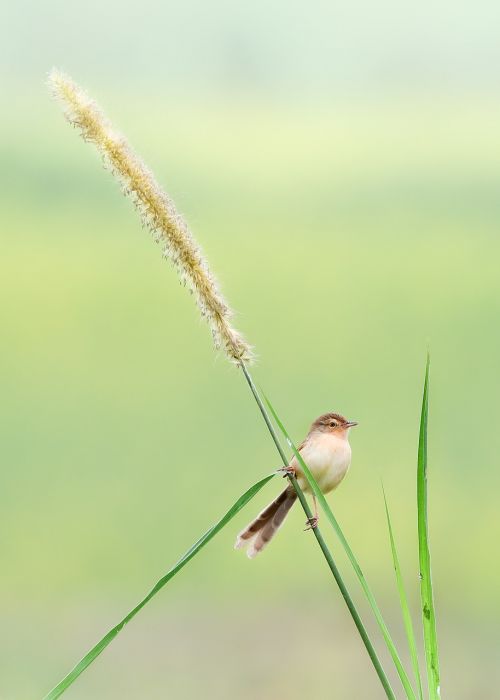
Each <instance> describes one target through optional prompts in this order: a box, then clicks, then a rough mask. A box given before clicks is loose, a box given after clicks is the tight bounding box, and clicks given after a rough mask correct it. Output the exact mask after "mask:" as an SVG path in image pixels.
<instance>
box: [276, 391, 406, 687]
mask: <svg viewBox="0 0 500 700" xmlns="http://www.w3.org/2000/svg"><path fill="white" fill-rule="evenodd" d="M264 398H265V399H266V403H267V405H268V406H269V410H270V411H271V413H272V415H273V417H274V420H275V421H276V423H277V425H278V427H279V429H280V430H281V432H282V433H283V435H284V436H285V439H286V441H287V442H288V444H289V445H290V447H291V448H292V450H293V452H294V454H295V456H296V458H297V459H298V461H299V463H300V466H301V467H302V470H303V472H304V475H305V477H306V479H307V481H308V483H309V486H310V487H311V490H312V492H313V493H314V495H315V496H316V498H317V499H318V501H319V503H320V505H321V507H322V509H323V511H324V512H325V514H326V517H327V518H328V520H329V522H330V524H331V526H332V527H333V529H334V531H335V533H336V535H337V537H338V538H339V540H340V542H341V544H342V546H343V548H344V550H345V552H346V554H347V557H348V559H349V561H350V562H351V564H352V567H353V569H354V571H355V573H356V576H357V577H358V580H359V582H360V584H361V588H362V589H363V591H364V594H365V596H366V598H367V600H368V603H369V604H370V607H371V609H372V611H373V614H374V615H375V619H376V620H377V623H378V626H379V628H380V631H381V632H382V636H383V637H384V640H385V643H386V646H387V649H388V650H389V653H390V655H391V658H392V660H393V662H394V665H395V667H396V670H397V672H398V675H399V678H400V680H401V683H402V685H403V688H404V690H405V693H406V696H407V698H409V700H416V696H415V693H414V691H413V688H412V686H411V683H410V679H409V678H408V674H407V673H406V671H405V669H404V666H403V664H402V662H401V659H400V657H399V654H398V650H397V649H396V645H395V644H394V642H393V640H392V637H391V635H390V632H389V629H388V628H387V625H386V624H385V621H384V618H383V617H382V613H381V612H380V608H379V607H378V605H377V602H376V600H375V597H374V595H373V593H372V591H371V589H370V587H369V585H368V582H367V580H366V579H365V577H364V574H363V572H362V571H361V567H360V565H359V564H358V561H357V559H356V557H355V556H354V552H353V551H352V549H351V547H350V546H349V543H348V542H347V540H346V538H345V535H344V533H343V532H342V530H341V528H340V525H339V524H338V522H337V519H336V518H335V516H334V514H333V513H332V511H331V508H330V506H329V505H328V502H327V500H326V498H325V497H324V495H323V493H322V492H321V489H320V488H319V486H318V484H317V483H316V480H315V478H314V477H313V475H312V474H311V472H310V470H309V468H308V466H307V464H306V463H305V462H304V460H303V459H302V457H301V455H300V453H299V451H298V450H297V448H296V447H295V445H294V444H293V442H292V440H291V439H290V436H289V435H288V433H287V431H286V429H285V427H284V425H283V423H282V422H281V420H280V419H279V417H278V415H277V413H276V411H275V410H274V408H273V407H272V405H271V403H270V402H269V400H268V399H267V398H266V397H265V396H264Z"/></svg>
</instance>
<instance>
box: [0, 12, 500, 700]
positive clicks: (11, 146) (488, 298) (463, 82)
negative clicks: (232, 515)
mask: <svg viewBox="0 0 500 700" xmlns="http://www.w3.org/2000/svg"><path fill="white" fill-rule="evenodd" d="M499 14H500V13H499V10H498V7H495V6H494V5H493V4H491V5H490V4H487V3H484V2H479V3H474V4H472V3H471V4H470V5H464V6H462V7H460V8H456V7H455V5H454V4H452V3H450V2H444V3H443V2H442V3H438V4H437V5H433V6H432V7H431V5H430V4H429V5H426V4H424V5H422V4H420V5H419V6H418V7H417V6H412V7H410V6H409V5H400V4H396V3H392V2H388V1H387V0H385V2H384V3H383V4H377V5H376V6H375V5H369V4H368V3H353V4H352V5H350V6H347V5H340V4H338V3H323V2H320V1H319V0H313V2H310V3H307V5H306V3H303V4H299V3H296V4H289V3H285V2H279V1H277V0H272V1H271V2H267V3H263V2H257V3H252V4H251V6H250V5H241V4H236V5H235V4H234V3H229V2H214V3H201V2H199V1H198V2H195V0H190V1H189V2H184V3H178V2H176V3H172V2H166V3H159V2H151V1H149V0H148V1H146V2H145V3H142V4H141V5H138V4H136V5H135V4H132V3H118V2H114V1H113V2H105V3H104V4H102V3H97V2H90V3H87V4H86V5H85V6H82V5H81V4H77V3H73V2H65V3H63V2H56V1H54V0H49V2H47V3H43V4H41V3H39V4H37V3H35V2H34V0H26V1H25V2H21V3H17V4H16V5H14V4H13V3H11V4H10V6H9V7H8V8H7V7H5V8H4V10H3V21H2V23H1V26H2V29H1V34H2V36H1V37H0V38H1V47H2V48H1V52H2V61H1V62H0V63H1V66H0V74H1V78H2V124H3V129H2V139H1V157H0V174H1V178H2V181H1V192H2V208H1V214H0V216H1V234H0V235H1V256H0V289H1V295H2V300H3V302H2V304H1V308H0V324H1V330H2V343H1V346H0V391H1V397H2V401H1V403H0V435H1V454H2V466H1V472H0V532H1V533H2V535H1V540H0V541H1V544H0V552H1V554H0V559H1V575H0V592H1V595H0V629H1V630H2V633H1V635H0V698H1V700H11V699H15V700H17V699H24V698H39V697H41V696H42V695H43V693H44V692H46V691H47V690H48V689H49V688H50V687H51V686H52V685H54V684H55V683H56V681H58V680H59V679H60V677H61V676H62V675H63V674H64V673H65V672H67V671H68V670H69V668H70V667H71V666H72V665H73V664H74V663H75V662H76V661H77V659H78V658H80V656H82V655H83V653H84V652H85V651H87V649H88V648H89V647H90V646H92V645H93V644H94V643H95V642H96V641H97V639H98V638H99V637H100V636H101V635H102V634H103V633H104V632H105V631H107V629H108V628H109V627H111V626H112V625H113V624H115V623H116V622H117V621H118V619H120V618H121V617H122V616H123V614H124V613H125V612H127V611H128V610H129V609H130V608H131V607H132V606H133V604H135V602H137V601H138V600H139V599H140V598H141V597H142V596H143V594H144V593H145V592H146V591H147V590H148V589H149V587H150V586H151V585H152V584H153V583H154V582H155V581H156V580H157V579H158V578H159V577H160V576H161V575H162V573H163V572H164V571H166V570H167V569H168V568H169V566H170V565H171V564H172V563H173V562H174V561H175V560H176V559H177V558H178V557H179V555H180V554H182V553H183V552H184V551H185V550H186V549H187V548H188V547H189V546H190V545H191V544H192V542H193V541H195V540H196V539H197V538H198V537H199V536H200V534H201V533H202V532H204V531H205V529H206V528H207V527H208V526H209V525H210V524H211V523H212V522H214V521H215V520H216V519H217V518H218V517H219V516H220V515H221V514H222V513H223V512H224V511H225V510H226V508H227V507H228V506H229V504H230V503H232V502H233V501H234V499H235V498H236V497H237V496H238V495H239V494H240V493H241V492H243V491H244V490H245V488H247V487H248V486H249V485H250V484H251V483H253V482H254V481H256V480H257V479H258V478H259V477H261V476H262V475H263V474H265V473H268V472H269V471H270V470H271V469H273V468H274V467H276V466H278V460H277V456H276V454H275V452H274V449H273V445H272V443H271V441H270V439H269V436H268V435H267V433H266V431H265V429H264V426H263V424H262V422H261V420H260V418H259V416H258V414H257V410H256V407H255V405H254V404H253V403H252V400H251V396H250V394H249V392H248V390H247V388H246V386H245V384H244V381H243V379H242V377H241V376H240V375H239V373H238V371H237V370H236V369H234V368H232V367H231V366H229V365H228V364H227V362H226V361H225V359H224V358H223V357H222V356H220V357H215V355H214V352H213V350H212V346H211V341H210V336H209V332H208V330H207V328H206V327H205V325H204V324H203V323H202V322H201V321H200V319H199V316H198V314H197V311H196V309H195V308H194V306H193V303H192V300H191V299H190V298H189V296H188V295H187V294H186V293H185V290H184V289H182V288H181V287H180V286H179V283H178V281H177V279H176V277H175V274H174V273H173V271H172V269H170V267H169V265H168V264H167V263H165V262H164V261H162V259H161V255H160V251H159V250H158V249H155V246H154V245H153V243H152V242H151V241H150V240H148V235H147V234H146V233H145V232H144V231H142V230H141V228H140V225H139V223H138V219H137V216H136V215H135V212H133V210H132V207H131V205H130V203H129V202H127V201H126V200H124V199H123V198H122V197H121V195H120V193H119V191H118V188H117V186H116V183H115V182H113V180H112V178H111V177H110V176H109V174H108V173H105V172H104V171H103V170H102V168H101V167H100V163H99V160H98V157H97V156H96V154H95V153H94V152H93V151H92V148H91V147H88V146H86V145H84V144H83V143H82V142H81V140H80V139H79V138H78V137H77V135H76V134H75V133H72V131H71V130H70V129H69V127H68V126H67V125H66V124H65V123H64V121H63V118H62V116H61V113H60V110H59V107H58V106H57V105H55V104H54V103H52V102H51V101H50V99H49V96H48V94H47V90H46V87H45V84H44V80H45V74H46V72H47V71H48V70H49V69H50V68H51V67H52V65H57V66H58V67H60V68H63V69H65V70H67V71H68V72H69V73H70V74H71V75H72V76H73V78H74V79H75V80H76V81H78V82H80V83H81V84H82V85H84V86H85V87H87V88H88V89H89V91H90V92H91V94H92V95H93V96H94V97H95V98H96V99H97V100H98V101H99V102H100V103H101V104H102V106H103V107H104V108H105V109H106V111H107V113H108V115H109V116H110V118H111V119H112V120H113V121H114V123H115V125H116V126H118V127H119V128H120V129H121V130H122V131H123V132H124V133H125V134H127V136H128V137H129V139H130V140H131V142H132V144H133V145H134V146H135V148H136V149H137V150H138V151H139V153H141V154H142V155H143V157H144V159H145V160H146V162H147V163H148V164H149V165H150V166H151V167H152V168H153V170H154V171H155V173H156V174H157V176H158V178H159V180H160V181H161V182H162V183H163V184H164V186H165V188H166V189H167V191H168V192H169V193H170V194H171V195H172V196H173V198H174V200H175V201H176V203H177V205H178V208H179V209H180V210H181V211H182V212H183V213H184V214H185V216H186V218H187V220H188V222H189V224H190V225H191V227H192V229H193V231H194V232H195V235H196V236H197V238H198V239H199V241H200V243H201V244H202V246H203V248H204V250H205V252H206V254H207V256H208V258H209V261H210V262H211V264H212V266H213V268H214V269H215V271H216V272H217V273H218V275H219V277H220V280H221V283H222V287H223V289H224V292H225V293H226V295H227V296H228V298H229V300H230V301H231V303H232V304H233V306H234V307H235V308H236V309H237V311H238V316H237V325H238V327H240V328H241V329H242V330H243V331H244V332H245V334H246V335H247V337H248V339H249V340H250V342H251V343H252V344H254V345H255V347H256V351H257V354H258V356H259V362H258V365H257V366H256V368H255V371H254V375H255V378H256V380H257V381H258V382H259V383H260V384H262V386H263V387H264V388H265V390H266V392H267V393H268V395H269V396H270V397H271V399H272V400H273V402H274V404H275V406H276V408H277V409H278V411H279V412H280V414H281V416H282V418H283V419H284V420H285V423H286V425H287V427H288V428H289V430H290V431H291V433H292V435H293V436H294V438H295V439H296V440H297V441H298V440H300V439H301V438H302V436H303V435H304V433H305V431H306V430H307V428H308V425H309V423H310V421H311V420H312V419H313V418H314V417H315V416H316V415H318V414H319V413H322V412H324V411H328V410H338V411H341V412H343V413H345V414H346V415H348V416H349V417H352V418H355V419H357V420H359V422H360V427H359V428H357V429H356V430H355V431H354V432H353V434H352V439H351V443H352V446H353V454H354V458H353V464H352V469H351V472H350V474H349V477H348V479H347V480H346V482H345V483H344V484H343V485H342V487H341V488H340V489H339V491H338V492H336V493H335V494H333V495H332V496H331V497H330V502H331V503H332V504H333V507H334V511H335V513H336V514H337V516H338V519H339V521H340V523H341V524H342V526H343V528H344V530H345V533H346V534H347V536H348V537H349V539H350V541H351V543H352V546H353V549H354V551H355V552H356V554H357V555H358V557H359V559H360V561H361V563H362V566H363V569H364V572H365V574H366V575H367V577H368V579H369V581H370V583H371V584H372V586H373V588H374V590H375V592H376V594H377V597H378V598H379V600H380V603H381V605H382V606H383V609H384V611H385V612H386V614H387V617H388V619H389V621H390V623H391V629H392V630H393V631H394V635H395V637H396V638H397V639H398V640H401V641H402V642H403V634H402V629H401V623H400V618H399V613H398V604H397V594H396V590H395V586H394V580H393V572H392V567H391V561H390V553H389V548H388V540H387V532H386V525H385V516H384V512H383V502H382V498H381V488H380V479H381V477H382V478H383V480H384V484H385V487H386V490H387V493H388V497H389V502H390V505H391V508H392V511H393V519H394V526H395V529H396V535H397V541H398V544H399V549H400V555H401V559H402V562H403V566H404V571H405V573H406V581H407V584H408V588H409V592H410V595H411V600H412V605H413V608H414V610H415V613H416V614H417V613H418V576H417V572H418V567H417V557H416V548H417V541H416V512H415V465H416V446H417V431H418V416H419V404H420V400H421V389H422V381H423V371H424V362H425V352H426V349H427V347H428V346H429V347H430V348H431V352H432V370H431V372H432V376H431V407H430V408H431V418H430V467H429V468H430V518H431V528H432V531H431V544H432V555H433V572H434V580H435V587H436V598H437V606H438V635H439V641H440V645H441V661H442V689H443V697H444V698H454V699H455V700H466V699H469V698H471V699H472V698H478V697H481V698H488V699H490V698H491V699H492V698H497V697H498V694H499V690H498V687H499V682H500V671H499V664H498V658H499V640H498V625H499V623H500V598H499V594H498V593H499V590H500V565H499V563H498V557H497V553H498V542H499V539H500V522H499V514H498V512H499V507H498V504H499V496H498V494H499V488H500V476H499V470H498V454H499V452H500V431H499V430H498V425H499V422H500V405H499V402H498V389H499V380H498V377H499V374H498V357H499V353H500V327H499V322H498V321H499V312H500V279H499V274H498V268H499V254H500V239H499V235H498V229H499V223H500V198H499V193H500V158H499V154H500V128H499V123H500V121H499V117H500V91H499V90H498V77H499V66H500V49H499V44H498V42H497V40H496V28H497V27H498V20H499V19H500V18H499V17H498V15H499ZM281 486H282V484H281V483H278V482H277V481H276V482H271V484H270V485H269V486H268V487H266V489H265V491H264V492H263V493H262V494H260V495H259V497H258V498H257V499H256V500H255V501H254V502H253V503H252V504H251V505H250V506H249V507H248V509H247V510H246V511H245V512H243V513H241V514H240V515H239V516H238V518H237V520H235V521H234V523H233V524H231V525H230V526H229V527H228V528H227V529H226V530H224V531H223V533H222V534H221V535H220V536H219V537H218V538H217V539H216V540H214V541H213V542H212V543H211V545H210V546H209V548H207V549H206V550H204V552H203V553H202V554H201V555H200V556H199V557H198V558H196V559H195V560H194V561H193V562H192V563H191V564H190V565H189V567H187V568H186V569H185V570H184V571H183V572H182V573H181V574H180V575H179V576H178V577H177V578H176V579H175V580H174V581H172V583H171V584H169V586H168V588H166V589H165V590H164V591H163V592H162V593H161V595H159V596H158V597H157V598H156V599H155V600H154V601H153V602H152V603H151V604H150V605H149V606H148V607H147V608H146V609H145V610H144V611H143V613H141V615H140V616H139V617H138V618H136V619H135V620H134V621H133V622H132V623H131V624H130V625H129V626H128V627H127V628H126V629H125V630H124V632H123V633H122V634H121V635H120V637H119V638H118V639H117V640H116V641H115V642H114V643H113V644H112V645H111V647H109V648H108V649H107V650H106V651H105V653H104V654H103V655H102V656H101V657H100V659H99V660H98V661H97V662H96V663H95V664H94V665H93V666H92V667H91V668H90V669H89V670H88V671H87V672H86V673H85V674H84V675H83V676H82V677H81V678H80V679H79V680H78V681H77V682H76V683H75V685H74V686H73V687H72V688H71V690H70V691H68V698H70V697H71V698H75V700H76V699H78V698H80V699H83V698H96V699H97V698H103V699H107V698H110V699H114V698H136V697H141V698H151V699H155V698H165V697H173V696H175V697H178V698H186V699H190V698H200V697H203V698H235V697H237V698H242V699H244V700H246V699H250V698H252V699H254V698H259V699H261V698H262V699H265V700H276V699H280V698H290V699H292V700H295V699H296V698H303V697H304V696H305V695H306V694H310V695H312V696H314V697H316V698H318V700H322V699H323V698H325V699H326V698H337V699H344V698H349V699H351V698H353V699H358V698H359V699H361V698H379V697H382V693H381V690H380V689H379V685H378V681H377V679H376V677H375V674H374V672H373V670H372V668H371V666H370V664H369V661H368V657H367V656H366V653H365V651H364V649H363V647H362V645H361V643H360V641H359V639H358V637H357V634H356V632H355V629H354V626H353V624H352V622H351V620H350V618H349V616H348V614H347V612H346V610H345V606H344V605H343V603H342V601H341V599H340V595H339V593H338V591H337V589H336V588H335V586H334V585H333V583H332V580H331V578H330V577H329V575H328V571H327V569H326V566H325V565H324V562H323V560H322V559H321V557H320V555H319V552H318V550H317V548H316V547H315V546H313V543H312V538H311V535H310V534H305V533H303V532H302V528H303V520H304V517H303V514H302V513H301V512H299V511H298V509H295V510H296V512H293V513H292V515H291V516H290V519H289V521H288V522H287V523H286V527H284V528H283V531H282V532H281V533H280V535H279V537H278V538H277V539H276V541H275V542H273V544H272V546H271V547H270V548H269V550H267V551H266V553H265V554H264V555H263V556H262V557H259V558H258V559H257V560H256V561H253V562H249V561H248V560H247V559H246V557H245V556H244V555H243V554H242V553H236V552H234V551H233V550H232V546H233V541H234V537H235V534H236V533H237V532H238V530H239V529H240V528H241V527H242V526H243V525H244V524H245V523H246V521H247V520H249V519H250V518H251V517H252V516H253V515H254V514H255V513H256V512H257V510H258V509H259V508H260V507H261V506H262V505H263V504H264V503H265V502H266V501H268V500H270V499H271V498H272V497H273V496H274V494H275V493H276V492H277V490H278V489H279V488H280V487H281ZM325 534H327V535H328V538H329V541H330V542H331V544H332V547H333V551H334V552H335V553H336V554H337V555H338V560H339V565H340V566H341V568H342V571H343V572H344V573H345V577H346V579H347V581H348V582H349V583H352V585H353V590H354V591H355V593H354V597H355V599H356V600H357V601H359V603H360V606H361V607H362V609H363V610H366V608H365V606H364V602H363V600H362V598H361V596H360V594H359V592H358V589H357V584H356V583H355V582H354V581H353V578H352V575H351V572H350V569H349V566H348V565H347V564H346V562H345V560H344V557H343V555H342V553H341V552H340V551H339V545H338V543H337V542H336V541H335V539H334V538H333V537H331V536H330V533H329V532H328V531H327V528H325ZM366 619H367V624H368V626H369V628H370V629H373V625H372V623H371V619H370V616H369V614H368V613H367V614H366ZM379 646H380V651H381V655H382V657H383V658H384V659H385V658H386V657H385V655H384V650H383V648H382V646H381V645H379ZM405 658H406V657H405Z"/></svg>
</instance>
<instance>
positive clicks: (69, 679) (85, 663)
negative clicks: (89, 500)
mask: <svg viewBox="0 0 500 700" xmlns="http://www.w3.org/2000/svg"><path fill="white" fill-rule="evenodd" d="M273 476H275V474H270V475H269V476H266V477H264V478H263V479H261V480H260V481H258V482H257V483H256V484H254V485H253V486H251V487H250V488H249V489H248V490H247V491H245V493H244V494H243V495H242V496H240V497H239V498H238V500H237V501H236V502H235V503H234V504H233V505H232V506H231V508H230V509H229V510H228V511H227V513H226V514H225V515H223V516H222V518H221V519H220V520H219V521H218V522H217V523H216V524H215V525H213V526H212V527H211V528H210V529H209V530H207V532H206V533H205V534H204V535H203V536H202V537H200V539H199V540H198V541H197V542H195V544H193V546H192V547H190V548H189V549H188V551H187V552H186V553H185V554H184V555H183V556H182V557H181V558H180V559H179V561H178V562H177V563H176V564H175V565H174V566H173V567H172V568H171V569H170V570H169V571H168V572H167V573H166V574H165V575H164V576H162V578H161V579H160V580H159V581H158V582H157V583H156V584H155V586H153V588H152V589H151V590H150V592H149V593H148V594H147V596H146V597H145V598H143V599H142V600H141V602H140V603H139V604H138V605H136V606H135V608H134V609H133V610H131V611H130V612H129V613H128V615H125V617H124V618H123V620H121V621H120V622H119V623H118V624H117V625H116V626H115V627H113V629H111V630H110V631H109V632H108V633H107V634H106V635H104V637H103V638H102V639H101V640H100V641H99V642H97V644H96V645H95V646H94V647H92V649H91V650H90V651H89V652H88V653H87V654H85V656H84V657H83V659H81V660H80V661H79V662H78V663H77V664H76V666H75V667H74V668H73V669H72V670H71V671H70V672H69V673H68V675H67V676H65V677H64V678H63V679H62V681H61V682H60V683H58V684H57V685H56V687H55V688H53V689H52V690H51V691H50V692H49V693H48V694H47V695H46V696H45V698H44V700H55V698H58V697H59V696H61V695H62V694H63V693H64V691H65V690H67V689H68V688H69V686H70V685H71V684H72V683H74V681H75V680H76V679H77V678H78V676H79V675H81V674H82V673H83V672H84V671H85V669H86V668H88V667H89V666H90V664H91V663H92V662H93V661H94V660H95V659H96V658H97V657H98V656H99V654H100V653H101V652H102V651H104V649H105V648H106V647H107V646H108V644H110V643H111V642H112V641H113V639H114V638H115V637H116V636H117V634H118V633H119V632H121V630H122V629H123V627H125V625H126V624H127V622H130V620H131V619H132V618H133V617H135V616H136V615H137V613H138V612H139V611H140V610H142V608H143V607H144V606H145V605H146V604H147V603H149V601H150V600H151V598H153V597H154V596H155V595H156V594H157V593H158V592H159V591H160V590H161V589H162V588H163V586H165V585H166V584H167V583H168V582H169V581H170V579H171V578H173V577H174V576H175V575H176V574H177V573H178V572H179V571H180V570H181V569H182V568H183V566H185V565H186V564H187V563H188V561H190V560H191V559H192V558H193V557H194V556H196V554H198V552H199V551H200V550H201V549H202V548H203V547H204V546H205V545H206V544H208V542H210V540H211V539H212V538H213V537H215V535H216V534H217V533H218V532H220V531H221V530H222V528H223V527H225V525H227V524H228V522H229V521H230V520H232V519H233V518H234V516H235V515H236V514H237V513H238V512H239V511H240V510H241V509H242V508H243V507H244V506H246V504H247V503H248V502H249V501H250V500H251V499H252V498H253V497H254V496H255V495H256V494H257V493H258V492H259V491H260V490H261V488H262V487H263V486H265V485H266V484H267V482H268V481H270V480H271V479H272V478H273Z"/></svg>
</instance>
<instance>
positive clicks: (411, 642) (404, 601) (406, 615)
mask: <svg viewBox="0 0 500 700" xmlns="http://www.w3.org/2000/svg"><path fill="white" fill-rule="evenodd" d="M382 493H383V495H384V504H385V514H386V517H387V528H388V530H389V539H390V542H391V553H392V561H393V565H394V572H395V574H396V584H397V588H398V594H399V603H400V606H401V613H402V615H403V623H404V628H405V632H406V639H407V641H408V649H409V651H410V658H411V664H412V667H413V675H414V676H415V682H416V685H417V690H418V697H419V698H420V700H423V698H424V695H423V690H422V678H421V675H420V666H419V663H418V653H417V642H416V639H415V631H414V629H413V622H412V619H411V613H410V606H409V605H408V597H407V595H406V590H405V586H404V582H403V574H402V572H401V566H400V563H399V557H398V551H397V549H396V541H395V539H394V532H393V530H392V523H391V516H390V515H389V506H388V504H387V498H386V496H385V490H384V486H383V485H382Z"/></svg>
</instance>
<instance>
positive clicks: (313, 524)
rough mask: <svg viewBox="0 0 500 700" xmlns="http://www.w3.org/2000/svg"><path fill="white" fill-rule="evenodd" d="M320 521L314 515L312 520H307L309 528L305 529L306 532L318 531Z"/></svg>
mask: <svg viewBox="0 0 500 700" xmlns="http://www.w3.org/2000/svg"><path fill="white" fill-rule="evenodd" d="M318 520H319V518H318V516H317V515H313V517H312V518H307V520H306V525H307V527H306V528H304V532H307V531H308V530H314V529H316V528H317V527H318Z"/></svg>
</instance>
